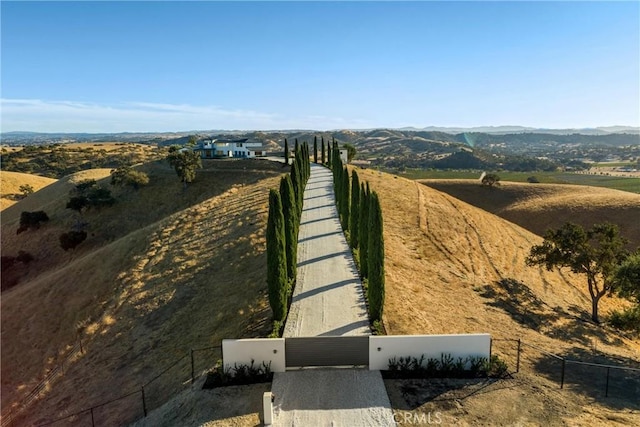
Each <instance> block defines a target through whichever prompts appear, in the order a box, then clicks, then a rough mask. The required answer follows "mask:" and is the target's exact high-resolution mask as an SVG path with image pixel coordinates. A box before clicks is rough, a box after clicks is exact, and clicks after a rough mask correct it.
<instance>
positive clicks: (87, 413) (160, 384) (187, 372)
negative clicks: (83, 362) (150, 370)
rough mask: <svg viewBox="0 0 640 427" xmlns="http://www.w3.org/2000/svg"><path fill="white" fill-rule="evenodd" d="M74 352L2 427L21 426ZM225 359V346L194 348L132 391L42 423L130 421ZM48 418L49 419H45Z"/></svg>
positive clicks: (40, 424) (114, 422) (127, 422)
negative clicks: (32, 405) (223, 355)
mask: <svg viewBox="0 0 640 427" xmlns="http://www.w3.org/2000/svg"><path fill="white" fill-rule="evenodd" d="M76 347H77V351H80V352H82V345H81V343H78V344H77V345H76ZM76 347H74V349H73V351H72V352H71V353H70V354H69V355H68V356H67V357H66V358H65V359H64V360H63V362H62V364H61V365H59V366H57V367H56V368H55V369H53V370H52V371H51V372H49V373H48V374H47V376H46V377H45V378H44V379H43V380H42V381H40V382H39V383H38V385H36V387H34V389H33V390H32V391H31V392H30V393H29V395H27V398H25V399H24V400H23V401H22V403H21V405H20V406H19V407H18V408H13V409H12V411H10V412H8V413H7V414H3V416H2V423H1V425H2V427H13V426H16V425H19V423H20V421H21V420H20V415H21V413H22V412H23V410H24V409H26V408H28V406H29V405H30V404H31V403H33V402H34V401H35V400H36V399H37V398H38V397H39V396H40V395H42V393H43V391H44V390H46V389H47V387H49V386H50V383H51V382H52V381H53V380H54V379H56V378H57V377H58V376H59V375H61V373H62V372H63V371H64V367H65V364H68V363H69V361H71V360H73V358H74V357H75V356H76V355H77V354H78V353H77V351H76ZM221 358H222V346H220V345H216V346H210V347H202V348H194V349H191V350H189V352H188V353H186V354H184V355H183V356H182V357H180V358H179V359H177V360H176V361H174V362H173V363H172V364H171V365H169V366H167V367H165V368H164V369H163V370H162V371H160V372H159V373H157V374H156V375H155V376H154V377H153V378H151V379H150V380H148V381H147V382H145V383H144V384H142V385H141V386H140V387H139V388H136V389H132V390H128V391H127V392H124V393H122V394H121V395H120V396H118V397H115V398H113V399H109V400H105V401H103V402H100V403H97V404H95V405H93V406H91V407H88V408H85V409H81V410H79V411H74V412H73V413H58V414H57V415H56V418H54V419H50V420H46V418H45V419H41V420H40V421H39V423H38V424H37V425H38V426H43V427H44V426H52V425H55V426H56V427H62V426H78V425H80V426H84V425H86V426H104V425H122V424H129V423H132V422H134V421H136V420H138V419H141V418H144V417H146V416H147V414H148V413H149V411H151V410H153V409H156V408H158V407H160V406H161V405H163V404H164V403H165V402H166V401H167V400H169V399H171V398H172V397H173V396H175V395H177V394H178V393H180V392H181V391H183V390H184V389H186V388H187V387H190V386H191V385H192V384H194V383H195V381H196V379H198V378H200V377H201V376H202V375H203V374H205V373H206V372H207V370H209V369H210V368H212V367H213V366H214V365H215V364H216V362H217V361H218V360H220V359H221ZM45 420H46V421H45Z"/></svg>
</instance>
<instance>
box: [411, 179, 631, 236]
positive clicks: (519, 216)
mask: <svg viewBox="0 0 640 427" xmlns="http://www.w3.org/2000/svg"><path fill="white" fill-rule="evenodd" d="M419 182H421V183H423V184H425V185H427V186H429V187H431V188H435V189H436V190H439V191H442V192H445V193H447V194H449V195H451V196H453V197H455V198H457V199H460V200H463V201H465V202H467V203H469V204H471V205H474V206H477V207H479V208H482V209H484V210H485V211H487V212H491V213H494V214H496V215H498V216H500V217H502V218H504V219H506V220H508V221H511V222H513V223H516V224H518V225H520V226H521V227H523V228H526V229H527V230H529V231H531V232H533V233H535V234H537V235H540V236H542V235H544V232H545V231H546V230H547V229H548V228H557V227H560V226H561V225H562V224H563V223H564V222H565V221H572V222H575V223H576V224H580V225H582V226H583V227H585V228H590V227H592V226H593V225H594V224H598V223H602V222H606V221H609V222H613V223H615V224H617V225H618V227H620V232H621V234H622V235H623V236H624V237H625V238H627V239H628V240H629V241H630V244H629V246H630V247H631V248H636V247H640V219H639V218H640V194H635V193H629V192H626V191H619V190H612V189H607V188H600V187H590V186H586V185H568V184H528V183H521V182H501V183H500V186H498V187H494V188H491V189H489V188H486V187H482V186H481V185H480V184H479V183H478V181H475V180H466V179H455V180H454V179H446V180H438V179H429V180H420V181H419Z"/></svg>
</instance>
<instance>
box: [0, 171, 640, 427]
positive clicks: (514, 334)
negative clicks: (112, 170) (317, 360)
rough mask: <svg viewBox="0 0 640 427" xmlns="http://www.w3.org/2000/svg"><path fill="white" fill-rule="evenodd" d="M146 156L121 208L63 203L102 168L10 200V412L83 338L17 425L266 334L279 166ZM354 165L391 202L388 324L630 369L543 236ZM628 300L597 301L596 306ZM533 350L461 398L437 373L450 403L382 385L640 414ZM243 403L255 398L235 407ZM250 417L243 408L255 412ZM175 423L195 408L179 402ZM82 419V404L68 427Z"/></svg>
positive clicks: (594, 412) (538, 414)
mask: <svg viewBox="0 0 640 427" xmlns="http://www.w3.org/2000/svg"><path fill="white" fill-rule="evenodd" d="M139 169H140V170H143V171H145V172H146V173H148V174H149V177H150V179H151V182H150V184H149V186H147V187H144V188H141V189H140V190H138V191H134V190H132V189H119V188H118V189H112V190H113V192H114V195H115V196H116V198H117V200H118V202H117V203H116V204H115V205H114V206H112V207H110V208H105V209H102V210H99V211H88V212H86V213H85V214H83V217H82V218H77V217H76V216H75V215H74V213H73V212H72V211H70V210H68V209H65V205H66V201H67V200H68V197H69V191H70V190H71V189H72V188H73V186H74V185H75V183H77V182H79V181H81V180H82V179H86V178H87V177H91V178H94V179H97V180H98V181H99V183H100V184H101V185H104V186H109V184H108V181H109V178H108V175H109V170H106V169H104V170H93V171H86V172H83V173H80V174H75V175H72V176H70V177H67V178H64V179H61V180H59V181H57V182H56V183H55V184H53V185H50V186H49V187H47V188H45V189H43V190H42V191H40V192H38V193H35V194H33V195H32V196H30V197H29V198H27V199H25V200H23V201H21V202H19V203H18V204H16V205H15V206H13V207H11V208H9V209H7V210H6V211H5V212H3V215H2V236H3V239H2V251H3V254H9V255H15V253H17V251H18V250H26V251H29V252H31V253H33V254H34V256H35V258H36V261H34V263H33V264H32V265H30V266H29V271H27V272H25V274H24V276H21V278H20V283H19V284H18V285H17V286H16V287H14V288H12V289H10V290H8V291H6V292H4V293H3V294H2V301H1V307H0V308H1V315H2V406H3V412H4V411H5V410H6V408H7V407H9V406H11V405H12V404H14V403H15V402H17V401H20V400H21V399H22V398H23V397H24V396H25V395H26V394H27V393H28V392H29V391H30V390H31V389H32V388H33V386H34V385H35V384H36V383H37V382H38V380H39V379H41V378H42V377H43V376H44V375H45V374H46V373H47V372H48V371H49V370H50V369H51V368H52V367H53V366H55V365H56V364H58V363H59V361H60V360H61V359H62V356H63V355H64V354H66V353H67V352H68V351H69V349H70V348H71V346H72V345H74V344H75V343H77V339H78V334H80V337H82V342H83V347H84V349H85V353H83V354H77V355H76V356H75V357H74V358H73V359H72V360H71V362H70V363H69V364H68V365H67V366H66V367H65V371H64V376H63V377H61V378H60V379H58V380H57V381H55V382H54V383H52V384H51V387H50V389H48V390H47V391H46V393H45V395H44V396H43V398H42V399H40V400H39V401H36V402H35V403H34V404H33V405H32V406H30V407H29V408H28V411H25V412H24V414H23V415H22V418H20V419H19V424H18V425H33V424H39V423H45V422H47V421H50V420H52V419H55V418H56V417H60V416H64V415H66V414H70V413H74V412H76V411H78V410H81V409H84V408H88V407H90V406H92V405H95V404H96V403H100V402H104V401H106V400H110V399H112V398H116V397H118V396H121V395H122V394H124V393H127V392H128V391H130V390H134V391H136V390H139V388H140V385H141V384H143V383H145V382H146V381H148V380H149V379H151V378H153V377H154V376H156V375H157V374H158V373H160V372H161V371H162V370H163V369H164V368H165V367H168V366H169V365H170V364H171V363H173V362H175V361H176V360H178V359H180V358H181V357H184V356H185V355H187V358H186V359H183V360H184V361H186V363H187V365H184V364H180V365H179V366H182V367H183V368H184V369H187V372H186V375H187V376H188V354H189V350H190V349H192V348H199V347H206V346H208V345H216V344H218V343H219V341H220V339H222V338H225V337H251V336H265V335H266V334H267V333H268V332H269V324H268V323H269V322H268V320H269V318H270V310H269V308H268V302H267V298H266V283H265V277H266V259H265V258H266V257H265V254H264V249H265V241H264V230H265V224H266V215H267V210H268V209H267V207H268V206H267V205H268V189H269V188H275V187H277V185H278V179H279V176H280V175H281V173H282V172H283V171H284V169H282V167H281V165H280V164H277V163H271V162H266V161H261V160H260V161H259V160H256V161H251V160H242V161H207V162H205V169H204V170H201V171H199V172H198V178H197V180H196V182H194V183H193V184H192V185H190V186H189V188H188V189H187V190H186V191H183V190H182V186H181V184H180V182H179V181H178V178H177V177H176V175H175V173H174V171H173V170H172V169H170V168H169V166H168V165H166V163H162V162H155V163H148V164H143V165H140V166H139ZM357 170H358V173H359V175H360V179H361V181H368V182H369V183H370V184H371V187H372V189H373V190H375V191H376V192H378V194H379V195H380V200H381V204H382V209H383V215H384V227H385V230H384V233H385V249H386V301H385V314H384V319H383V320H384V325H385V327H386V330H387V332H388V333H390V334H439V333H471V332H489V333H491V334H492V336H493V337H494V338H498V339H500V338H521V339H522V340H523V342H526V343H530V344H534V345H536V346H538V347H539V348H542V349H545V350H547V351H551V352H554V353H558V354H562V355H566V356H569V357H572V358H581V359H585V360H594V361H600V362H607V363H615V364H621V365H625V366H635V367H640V341H639V340H638V339H637V338H633V337H627V336H624V335H621V334H619V333H617V332H616V331H614V330H612V329H610V328H608V327H607V326H606V325H605V326H602V327H594V326H593V325H592V324H591V323H590V322H589V321H588V319H589V312H588V310H589V307H590V303H589V297H588V294H587V292H586V288H585V286H584V283H583V280H582V278H580V277H576V276H574V275H571V274H567V273H560V272H557V271H552V272H547V271H545V270H544V269H540V268H533V267H527V266H526V265H525V262H524V259H525V257H526V255H527V254H528V251H529V249H530V247H531V246H532V245H534V244H537V243H539V242H541V240H542V239H541V238H540V237H539V236H538V235H536V234H534V233H532V232H530V231H528V230H526V229H525V228H523V227H521V226H519V225H516V224H514V223H513V222H509V221H507V220H505V219H501V218H498V217H496V216H495V215H493V214H491V213H488V212H486V211H484V210H482V209H479V208H477V207H474V206H472V205H470V204H468V203H465V202H463V201H460V200H458V199H456V198H454V197H451V196H449V195H447V194H445V193H443V192H440V191H438V190H435V189H432V188H429V187H426V186H424V185H422V184H419V183H416V182H414V181H409V180H406V179H404V178H401V177H397V176H393V175H388V174H383V173H379V172H377V171H373V170H362V169H357ZM39 209H44V210H45V211H46V212H47V213H48V215H49V217H50V218H51V220H50V221H49V223H47V224H46V225H44V226H43V227H42V228H41V229H40V230H31V231H27V232H25V233H22V234H20V235H16V229H17V226H18V222H19V216H20V212H21V211H22V210H29V211H31V210H39ZM616 212H617V211H615V210H614V211H610V213H609V214H608V215H609V216H613V215H614V214H615V213H616ZM620 215H621V217H624V216H625V215H626V213H624V212H623V213H622V214H620ZM79 220H81V221H82V222H85V223H86V224H87V225H86V227H87V229H88V230H89V238H88V239H87V241H85V242H83V243H82V244H81V245H80V246H79V247H78V248H77V249H76V250H75V252H74V253H71V254H70V253H66V252H64V251H63V250H62V249H61V248H60V247H59V245H58V236H59V234H60V233H61V232H62V231H66V230H68V229H69V227H72V226H73V225H74V224H76V223H77V221H79ZM626 304H627V303H626V302H625V301H622V300H619V299H616V298H605V299H603V301H602V303H601V313H602V314H603V315H605V316H606V314H607V313H608V312H610V310H612V309H615V308H619V307H624V306H625V305H626ZM512 350H513V347H512V346H511V345H508V344H506V343H505V342H502V343H501V342H498V341H496V344H495V347H494V351H495V352H496V353H498V354H501V355H503V356H504V358H505V359H506V360H507V361H508V362H509V363H510V365H511V367H512V368H513V365H514V363H515V358H514V357H513V356H514V353H513V351H512ZM528 351H530V349H529V350H528ZM203 354H207V353H203ZM525 355H527V358H524V359H523V362H522V363H523V367H522V372H521V373H520V374H519V375H517V376H516V378H515V379H514V380H508V381H506V382H497V383H495V384H493V385H488V386H486V387H485V386H482V388H481V390H472V391H468V390H467V389H465V388H464V387H458V386H456V387H453V391H459V394H460V395H458V396H455V398H449V397H448V395H447V390H448V391H451V390H452V387H451V385H446V386H445V387H444V388H443V389H442V390H439V391H438V392H437V393H436V394H437V395H438V396H444V397H445V398H443V402H445V403H442V404H440V403H438V402H439V401H438V399H437V398H433V396H431V397H428V398H425V399H420V398H419V397H420V396H419V395H416V396H414V397H415V399H416V400H415V401H413V402H411V403H410V404H406V397H407V389H406V387H404V388H398V389H397V390H396V392H394V389H393V387H394V386H393V385H391V386H389V389H390V390H391V391H390V396H391V399H392V402H395V403H394V408H401V409H409V410H413V411H427V410H438V411H443V414H444V415H445V420H446V422H447V423H451V424H458V425H541V424H544V425H579V426H587V425H605V424H606V425H634V424H635V425H637V424H640V407H638V402H637V401H635V402H629V401H628V400H624V399H622V400H620V399H617V398H615V397H612V398H609V399H608V400H607V399H602V398H601V396H600V395H596V394H594V392H593V390H592V389H590V388H580V386H579V382H578V381H577V377H575V376H574V377H573V378H568V379H567V383H568V384H567V385H568V386H571V387H567V388H569V390H562V391H561V390H559V389H558V384H557V378H555V377H554V376H555V375H556V373H557V372H556V370H549V369H547V368H548V367H547V366H546V364H547V363H548V361H547V360H546V359H544V357H541V355H540V354H537V355H534V354H533V353H530V352H529V353H525ZM196 357H197V356H196ZM216 357H217V356H216V354H215V353H212V354H209V359H210V363H209V364H207V363H206V361H202V360H201V361H200V362H197V367H196V369H198V370H201V369H203V368H204V367H206V366H210V365H211V364H213V363H214V362H215V360H214V359H215V358H216ZM197 360H198V359H197ZM185 366H186V368H185ZM183 368H181V369H183ZM184 375H185V372H184V371H181V372H180V375H173V374H171V375H165V376H162V377H160V379H159V380H158V381H157V382H155V383H154V386H153V388H152V387H150V388H149V389H147V390H146V392H147V393H148V394H147V398H148V399H149V405H150V407H156V406H158V405H159V404H161V403H163V402H164V401H166V400H168V399H170V398H171V397H172V396H176V395H177V393H178V391H179V390H180V387H178V388H176V387H175V378H185V376H184ZM172 381H174V382H172ZM632 384H637V382H636V383H632ZM178 385H180V384H178ZM634 387H635V386H634ZM633 392H634V391H633V390H632V391H631V393H633ZM635 392H636V393H640V390H635ZM185 393H186V394H189V395H193V396H200V394H199V393H200V392H198V393H196V392H193V390H191V389H189V390H188V391H186V392H183V393H182V395H185ZM232 393H236V394H235V395H234V396H237V394H238V390H237V389H234V391H232ZM462 395H465V396H462ZM638 395H640V394H638ZM254 397H255V396H254ZM399 400H403V402H404V403H400V404H399V403H398V401H399ZM454 402H455V404H454ZM403 405H404V406H403ZM433 405H436V406H435V407H434V406H433ZM438 405H440V406H438ZM212 406H216V405H212ZM405 406H406V407H405ZM181 408H182V409H181ZM185 408H186V409H185ZM234 408H235V406H234ZM183 409H184V410H185V411H193V412H194V413H196V412H198V409H197V405H196V406H194V404H193V403H189V404H185V405H182V406H179V407H176V409H175V411H180V410H183ZM227 409H229V408H227ZM251 410H257V408H255V409H252V408H244V409H242V410H241V411H244V412H248V411H251ZM216 411H217V412H216ZM214 412H215V414H213V415H211V418H209V419H213V420H218V421H219V424H221V425H236V421H237V420H236V419H235V418H232V416H233V415H234V412H235V409H234V410H227V411H225V410H223V409H219V410H218V409H215V408H214ZM94 415H95V417H96V424H97V425H118V424H121V423H123V422H125V421H129V420H132V419H135V418H136V417H139V416H141V402H140V398H139V395H138V394H137V395H135V396H134V397H132V398H128V399H124V400H122V401H119V402H117V403H114V404H111V405H107V406H105V407H102V408H99V409H97V410H96V413H95V414H94ZM235 415H238V414H235ZM176 416H177V415H176ZM256 416H257V415H256V414H255V413H253V414H251V415H250V416H248V418H249V419H250V422H254V421H255V419H256ZM225 418H226V419H225ZM175 419H181V420H185V422H187V421H188V420H190V418H189V415H188V414H187V415H182V414H181V415H180V417H178V418H175ZM90 422H91V418H90V414H88V413H85V414H83V415H82V417H80V418H74V419H71V420H69V424H67V425H79V424H84V423H86V424H89V423H90ZM238 422H239V421H238ZM213 424H214V425H218V424H216V422H214V423H213ZM60 425H65V424H64V423H62V424H60ZM238 425H244V424H242V423H240V424H238Z"/></svg>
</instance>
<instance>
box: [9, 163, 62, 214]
mask: <svg viewBox="0 0 640 427" xmlns="http://www.w3.org/2000/svg"><path fill="white" fill-rule="evenodd" d="M54 182H56V180H55V179H53V178H47V177H44V176H37V175H31V174H28V173H20V172H7V171H0V210H3V209H5V208H8V207H9V206H11V205H13V204H15V203H16V202H17V201H19V200H22V198H23V196H22V192H21V191H20V186H22V185H30V186H31V187H32V188H33V191H38V190H40V189H41V188H43V187H46V186H47V185H49V184H52V183H54Z"/></svg>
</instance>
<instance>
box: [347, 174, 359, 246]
mask: <svg viewBox="0 0 640 427" xmlns="http://www.w3.org/2000/svg"><path fill="white" fill-rule="evenodd" d="M349 214H350V217H349V227H350V233H349V240H350V241H349V243H350V244H351V247H352V248H357V247H358V230H359V229H360V227H359V224H360V222H359V219H360V218H359V215H360V179H359V178H358V173H357V172H356V171H355V170H354V171H353V172H352V173H351V212H350V213H349Z"/></svg>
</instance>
